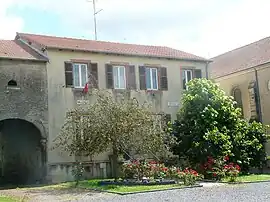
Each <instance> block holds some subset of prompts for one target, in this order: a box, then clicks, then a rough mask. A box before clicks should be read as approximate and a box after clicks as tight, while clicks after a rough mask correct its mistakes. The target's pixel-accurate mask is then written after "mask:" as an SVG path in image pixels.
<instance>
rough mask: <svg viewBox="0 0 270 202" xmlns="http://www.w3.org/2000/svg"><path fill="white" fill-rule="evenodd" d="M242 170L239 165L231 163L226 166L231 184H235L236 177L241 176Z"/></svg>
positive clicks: (225, 169)
mask: <svg viewBox="0 0 270 202" xmlns="http://www.w3.org/2000/svg"><path fill="white" fill-rule="evenodd" d="M240 170H241V168H240V166H239V165H238V164H234V163H229V164H225V165H224V171H225V173H226V176H227V177H229V181H230V182H235V181H236V177H237V176H238V175H239V172H240Z"/></svg>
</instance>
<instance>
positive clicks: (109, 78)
mask: <svg viewBox="0 0 270 202" xmlns="http://www.w3.org/2000/svg"><path fill="white" fill-rule="evenodd" d="M105 73H106V87H107V88H109V89H129V90H130V89H136V75H135V66H134V65H123V64H119V65H112V64H106V66H105Z"/></svg>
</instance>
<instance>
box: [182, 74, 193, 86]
mask: <svg viewBox="0 0 270 202" xmlns="http://www.w3.org/2000/svg"><path fill="white" fill-rule="evenodd" d="M192 79H193V75H192V70H183V74H182V80H183V88H184V89H185V90H187V88H188V87H187V83H188V82H189V81H190V80H192Z"/></svg>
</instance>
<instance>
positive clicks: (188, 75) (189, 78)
mask: <svg viewBox="0 0 270 202" xmlns="http://www.w3.org/2000/svg"><path fill="white" fill-rule="evenodd" d="M191 79H192V72H191V71H190V70H187V81H188V82H189V81H190V80H191Z"/></svg>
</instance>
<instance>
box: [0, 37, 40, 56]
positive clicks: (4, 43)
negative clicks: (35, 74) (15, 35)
mask: <svg viewBox="0 0 270 202" xmlns="http://www.w3.org/2000/svg"><path fill="white" fill-rule="evenodd" d="M0 58H8V59H23V60H45V59H44V58H43V57H41V56H40V55H39V54H37V53H36V52H35V51H33V50H32V49H30V48H29V47H28V46H26V45H23V44H22V43H21V42H20V41H15V40H0Z"/></svg>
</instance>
